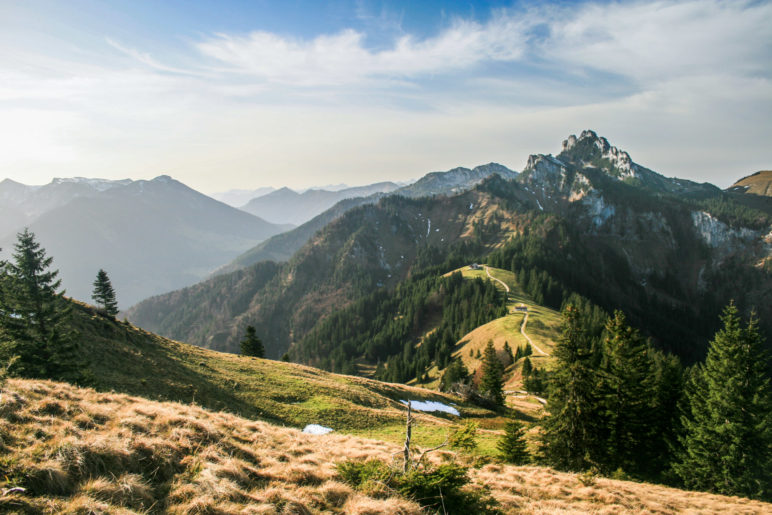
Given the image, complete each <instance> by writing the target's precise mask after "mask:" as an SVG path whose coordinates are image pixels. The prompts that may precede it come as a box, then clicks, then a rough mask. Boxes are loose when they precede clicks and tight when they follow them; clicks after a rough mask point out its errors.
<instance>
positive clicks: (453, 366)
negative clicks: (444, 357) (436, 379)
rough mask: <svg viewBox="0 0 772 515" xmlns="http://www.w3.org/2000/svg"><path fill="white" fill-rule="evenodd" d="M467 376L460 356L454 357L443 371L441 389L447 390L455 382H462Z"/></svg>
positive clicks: (467, 373) (467, 372)
mask: <svg viewBox="0 0 772 515" xmlns="http://www.w3.org/2000/svg"><path fill="white" fill-rule="evenodd" d="M468 377H469V371H468V370H467V369H466V367H465V366H464V362H463V361H461V359H460V358H454V359H453V361H451V362H450V365H449V366H448V368H447V369H445V373H444V374H442V379H441V381H440V386H441V389H442V391H445V392H446V391H448V390H450V388H451V387H452V386H453V385H454V384H455V383H462V382H465V381H466V380H467V378H468Z"/></svg>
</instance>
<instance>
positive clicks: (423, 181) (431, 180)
mask: <svg viewBox="0 0 772 515" xmlns="http://www.w3.org/2000/svg"><path fill="white" fill-rule="evenodd" d="M493 174H496V175H499V176H500V177H502V178H505V179H513V178H515V177H517V172H514V171H512V170H510V169H509V168H507V167H505V166H502V165H500V164H497V163H489V164H487V165H481V166H477V167H475V168H473V169H471V170H470V169H469V168H463V167H458V168H454V169H452V170H448V171H446V172H430V173H428V174H426V175H425V176H423V177H421V178H420V179H418V180H417V181H415V182H413V183H411V184H406V185H404V186H401V187H399V188H397V189H395V190H392V191H391V192H390V193H382V192H378V193H373V194H371V195H369V196H366V197H355V198H347V199H344V200H341V201H340V202H338V203H337V204H335V205H333V206H332V207H331V208H329V209H327V210H326V211H324V212H322V213H321V214H319V215H317V216H316V217H314V218H313V219H311V220H309V221H308V222H306V223H304V224H302V225H300V226H299V227H297V228H295V229H292V230H290V231H287V232H285V233H282V234H279V235H276V236H274V237H273V238H270V239H268V240H266V241H264V242H262V243H260V244H258V245H257V246H255V247H253V248H251V249H249V250H248V251H246V252H245V253H244V254H242V255H240V256H239V257H237V258H236V259H235V260H233V262H231V263H230V264H228V265H227V266H224V267H223V268H221V269H220V270H219V271H218V273H224V272H229V271H233V270H238V269H239V268H243V267H245V266H249V265H251V264H254V263H258V262H260V261H269V260H270V261H287V260H288V259H290V258H291V257H292V255H293V254H294V253H295V252H297V251H298V250H299V249H300V248H301V247H302V246H303V245H305V244H306V243H307V242H308V241H309V240H310V239H311V237H312V236H313V235H314V234H315V233H316V232H317V231H319V230H320V229H322V228H323V227H325V226H326V225H327V224H329V223H330V222H332V221H333V220H335V219H337V218H338V217H340V216H341V215H343V214H344V213H346V212H347V211H348V210H350V209H353V208H355V207H357V206H362V205H365V204H373V203H376V202H378V200H380V199H381V198H382V197H384V196H386V195H392V196H401V197H407V198H420V197H430V196H435V195H453V194H458V193H461V192H463V191H466V190H468V189H470V188H473V187H474V186H476V185H478V184H480V183H481V182H482V181H483V180H485V179H487V178H488V177H490V176H491V175H493Z"/></svg>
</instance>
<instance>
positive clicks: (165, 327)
mask: <svg viewBox="0 0 772 515" xmlns="http://www.w3.org/2000/svg"><path fill="white" fill-rule="evenodd" d="M488 166H489V167H490V166H494V165H488ZM494 167H495V166H494ZM465 173H466V172H465ZM441 177H442V176H441V175H440V176H437V178H441ZM434 179H435V178H429V179H427V181H425V183H424V184H426V183H428V182H429V181H430V180H434ZM419 182H420V181H419ZM416 184H418V183H416ZM410 188H413V189H414V191H415V189H416V185H412V186H411V187H410ZM431 191H432V190H431V188H430V187H429V188H426V189H424V190H422V192H421V193H420V194H418V193H416V195H424V194H425V193H427V192H428V193H431ZM750 197H755V196H749V195H745V194H739V193H734V192H722V191H721V190H720V189H719V188H717V187H715V186H713V185H710V184H699V183H696V182H693V181H688V180H682V179H677V178H667V177H664V176H662V175H660V174H658V173H656V172H654V171H652V170H650V169H648V168H646V167H644V166H642V165H639V164H637V163H635V162H634V161H633V160H632V159H631V158H630V156H629V154H628V153H627V152H624V151H623V150H620V149H617V148H616V147H614V146H612V145H611V144H610V143H609V142H608V140H606V139H605V138H603V137H599V136H598V135H597V134H596V133H594V132H593V131H584V132H583V133H582V134H581V135H579V136H578V137H577V136H571V137H569V138H567V139H566V140H565V141H564V142H563V145H562V148H561V151H560V153H558V154H557V155H556V156H552V155H543V154H537V155H532V156H530V157H529V159H528V164H527V166H526V168H525V169H524V170H523V171H522V173H520V174H519V175H517V174H515V173H514V172H505V173H503V174H502V173H495V174H493V175H491V174H488V178H487V179H485V180H484V181H483V182H482V183H480V184H478V185H477V186H475V187H474V188H473V189H471V190H467V191H462V192H460V193H458V194H455V195H453V194H451V195H440V196H435V197H426V196H421V197H420V198H407V197H406V196H403V195H401V194H400V190H396V191H395V192H394V193H393V194H392V195H389V196H384V197H381V198H375V199H373V201H372V202H367V203H362V204H361V205H356V206H351V208H350V209H348V210H345V212H344V213H342V214H338V213H336V215H337V216H332V215H330V216H329V217H328V218H327V219H325V220H324V223H319V224H318V225H320V226H322V227H320V230H318V232H316V233H314V234H313V235H312V236H311V237H310V239H309V240H308V241H306V242H304V243H303V244H302V247H299V249H298V250H297V251H296V252H294V254H293V255H292V257H291V258H290V259H289V260H288V261H286V262H284V263H279V264H277V263H275V262H271V261H257V262H253V263H252V264H248V263H244V265H246V267H245V268H242V269H240V270H236V271H232V272H229V273H226V274H223V275H221V276H218V277H215V278H212V279H210V280H207V281H205V282H202V283H200V284H197V285H195V286H192V287H189V288H186V289H183V290H180V291H176V292H172V293H169V294H166V295H162V296H157V297H155V298H153V299H148V300H147V301H145V302H143V303H141V304H139V305H137V306H135V307H134V308H132V309H131V310H130V311H129V317H130V318H131V319H132V321H134V322H135V323H137V324H139V325H140V326H142V327H146V328H148V329H150V330H153V331H155V332H158V333H160V334H162V335H165V336H169V337H173V338H176V339H181V340H184V341H188V342H191V343H195V344H197V345H201V346H205V347H209V348H213V349H219V350H227V351H231V352H233V351H235V350H236V349H237V345H238V340H239V338H240V335H241V334H242V333H243V330H244V328H245V326H246V325H248V324H249V325H254V326H255V327H257V329H258V333H259V334H261V335H262V336H263V337H264V339H265V341H266V344H267V348H268V354H269V355H270V356H274V357H276V356H280V355H281V354H282V353H284V352H286V351H288V350H290V351H292V349H293V348H295V347H297V346H301V347H302V346H303V345H305V344H306V343H309V344H310V343H311V342H306V343H304V338H305V337H306V336H307V335H309V334H310V333H311V332H312V331H313V330H314V328H315V327H317V326H318V325H319V324H321V323H323V321H324V320H325V318H326V317H328V316H330V315H331V314H333V313H336V312H340V311H341V310H345V309H347V306H350V305H351V306H354V305H355V302H356V301H357V299H365V298H367V297H368V296H370V295H375V294H376V293H377V292H382V293H381V294H382V295H387V296H388V295H394V294H395V293H394V292H395V288H396V287H397V285H398V284H401V283H402V282H404V281H408V280H411V278H416V277H420V276H421V274H423V273H426V271H428V270H432V269H436V268H437V267H440V268H441V267H443V266H444V267H446V268H447V269H453V268H456V267H457V266H460V265H462V264H464V262H465V261H472V260H477V261H481V262H485V261H490V262H493V261H495V262H496V263H497V266H499V267H500V268H504V269H507V270H511V271H513V272H516V273H517V272H521V271H522V270H521V269H525V270H526V271H528V270H530V269H533V270H535V271H537V272H539V273H543V274H545V276H546V277H549V281H550V284H553V283H554V285H555V286H554V288H553V290H554V292H553V293H552V294H549V295H547V297H550V298H551V299H552V301H551V303H552V305H551V306H550V307H555V308H557V309H559V308H560V305H561V303H562V302H563V300H564V299H565V298H567V296H569V295H571V294H578V295H581V296H583V297H584V298H587V299H589V300H590V301H591V302H593V303H595V304H596V305H598V306H600V307H602V308H603V309H606V310H608V311H609V312H611V311H613V310H614V309H623V310H624V311H625V312H627V313H628V314H629V316H630V319H631V321H632V322H633V323H634V324H635V325H637V326H638V327H641V328H642V329H643V330H644V331H645V332H646V334H647V335H649V336H650V337H652V338H653V339H654V340H655V341H656V342H657V343H658V344H659V345H660V346H661V347H663V348H665V349H667V350H671V351H674V352H677V353H678V354H680V355H681V356H682V357H685V358H687V359H689V360H692V359H697V358H699V357H700V356H701V355H702V353H703V352H704V346H705V342H706V341H707V339H706V338H707V336H709V335H710V334H712V333H711V332H712V330H713V329H715V325H716V321H717V314H718V312H719V311H720V309H721V307H722V306H723V305H725V304H726V303H727V302H728V301H729V300H730V299H732V298H734V299H735V300H736V301H737V303H738V305H740V306H741V308H742V309H744V310H750V309H751V308H752V307H754V306H755V307H756V309H757V310H759V312H760V314H761V315H762V316H761V319H762V320H770V319H771V317H769V316H767V315H770V314H772V313H770V310H772V297H771V296H772V280H771V279H770V271H772V227H771V226H770V220H772V203H770V202H761V203H759V202H755V201H749V198H750ZM762 200H767V199H766V198H764V199H762ZM339 211H343V210H342V209H340V210H339ZM321 216H324V215H320V217H321ZM301 227H302V226H301ZM300 229H301V228H298V229H295V230H294V232H296V233H297V231H299V230H300ZM309 232H310V231H309ZM289 234H292V232H290V233H287V234H286V235H282V236H279V237H275V238H274V239H272V240H268V241H267V242H265V243H264V244H263V249H262V250H263V253H262V256H267V255H269V253H268V252H265V249H266V247H267V246H269V245H272V244H274V243H273V242H276V241H277V239H280V238H286V237H287V235H289ZM301 239H302V238H298V239H297V241H296V242H295V243H298V242H299V240H301ZM284 243H287V242H286V239H285V241H284ZM290 250H292V245H286V246H285V251H290ZM277 254H280V253H275V254H274V255H273V256H272V257H273V259H276V258H280V257H283V256H281V255H277ZM262 256H261V257H262ZM433 267H434V268H433ZM555 292H556V293H555ZM548 293H549V292H548ZM548 304H549V303H548ZM352 309H353V308H352ZM351 316H355V314H354V313H352V314H351ZM765 330H767V331H768V330H769V328H768V327H765ZM415 343H417V342H415V341H414V342H413V344H415ZM398 347H399V346H398ZM297 348H298V349H299V348H300V347H297ZM341 352H343V353H344V354H345V355H346V357H347V359H360V358H361V356H359V355H357V352H358V351H356V350H353V349H349V350H348V351H341ZM305 354H306V353H305V352H298V355H305Z"/></svg>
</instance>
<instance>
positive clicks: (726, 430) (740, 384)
mask: <svg viewBox="0 0 772 515" xmlns="http://www.w3.org/2000/svg"><path fill="white" fill-rule="evenodd" d="M721 319H722V321H723V323H724V327H723V328H722V329H721V330H719V331H718V332H717V333H716V335H715V337H714V338H713V341H711V342H710V346H709V348H708V356H707V358H706V360H705V363H704V364H700V365H697V366H696V367H695V368H694V370H693V371H692V373H691V377H690V378H689V381H688V383H687V388H686V401H687V403H686V407H685V410H684V414H683V416H682V423H683V429H684V431H683V435H682V437H681V438H680V443H681V445H682V449H681V452H680V456H679V460H678V461H677V463H676V464H675V465H674V469H675V471H676V473H677V474H678V475H679V476H680V477H681V479H682V480H683V482H684V484H685V485H686V486H687V487H689V488H694V489H698V490H707V491H711V492H717V493H721V494H726V495H742V496H746V497H754V498H759V499H766V500H770V499H772V391H771V390H770V381H769V378H768V377H767V375H766V367H767V360H768V357H767V355H766V352H765V351H764V349H763V339H762V337H761V335H760V333H759V328H758V321H757V320H756V319H755V317H754V316H751V319H750V321H749V322H748V324H747V325H746V326H745V327H743V325H742V321H741V319H740V316H739V315H738V311H737V307H735V305H734V303H730V304H729V306H727V307H726V308H725V309H724V313H723V315H722V317H721Z"/></svg>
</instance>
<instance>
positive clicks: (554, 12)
mask: <svg viewBox="0 0 772 515" xmlns="http://www.w3.org/2000/svg"><path fill="white" fill-rule="evenodd" d="M322 4H323V5H322ZM415 4H416V3H411V2H397V1H371V0H362V1H343V0H339V1H333V2H325V3H318V2H312V1H310V0H304V1H298V2H294V3H291V4H290V3H286V4H285V3H281V4H280V5H275V3H273V2H237V1H229V2H203V1H198V2H176V1H175V2H165V3H157V2H151V1H137V2H97V1H96V0H79V1H74V2H67V3H62V2H56V1H52V0H32V1H28V2H4V3H2V4H0V150H1V151H0V170H1V172H0V178H3V177H9V178H11V179H13V180H16V181H19V182H23V183H26V184H42V183H47V182H50V180H51V179H52V178H53V177H71V176H84V177H101V178H107V179H123V178H127V177H128V178H134V179H142V178H145V179H147V178H152V177H155V176H157V175H161V174H169V175H171V176H173V177H174V178H176V179H178V180H180V181H182V182H184V183H186V184H188V185H190V186H192V187H194V188H196V189H199V190H201V191H204V192H206V193H214V192H217V191H223V190H228V189H233V188H258V187H263V186H273V187H280V186H289V187H293V188H297V189H301V188H305V187H309V186H314V185H322V184H333V183H346V184H349V185H360V184H366V183H372V182H377V181H384V180H391V181H404V180H407V179H412V178H416V177H418V176H421V175H423V174H424V173H426V172H428V171H432V170H445V169H449V168H452V167H455V166H469V167H473V166H476V165H479V164H482V163H487V162H490V161H496V162H499V163H501V164H504V165H506V166H508V167H510V168H512V169H515V170H520V169H522V167H523V166H524V165H525V162H526V159H527V157H528V155H529V154H530V153H535V152H543V153H557V152H558V151H559V150H560V141H561V140H562V139H564V138H565V137H567V136H568V135H569V134H571V133H577V134H578V133H579V132H580V131H581V130H583V129H588V128H589V129H593V130H595V131H597V132H598V134H600V135H603V136H606V137H607V138H609V140H610V142H611V143H612V144H613V145H616V146H618V147H620V148H622V149H625V150H627V151H629V152H630V155H631V157H632V158H633V159H634V160H635V161H637V162H639V163H641V164H643V165H644V166H647V167H650V168H652V169H654V170H656V171H658V172H660V173H662V174H664V175H667V176H678V177H683V178H688V179H692V180H697V181H708V182H712V183H714V184H717V185H718V186H721V187H726V186H728V185H729V184H731V183H732V182H733V181H735V180H736V179H739V178H740V177H742V176H744V175H748V174H750V173H752V172H754V171H756V170H759V169H763V168H769V167H770V166H772V145H770V144H769V137H770V134H772V82H771V79H772V68H770V67H769V63H770V62H772V28H771V27H772V2H769V1H737V2H722V1H719V0H705V1H687V2H671V1H665V0H662V1H634V2H624V3H623V2H608V1H588V2H578V3H567V2H561V1H555V2H551V3H550V2H500V1H491V2H461V1H458V2H438V1H427V2H420V3H418V4H419V5H415Z"/></svg>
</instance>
